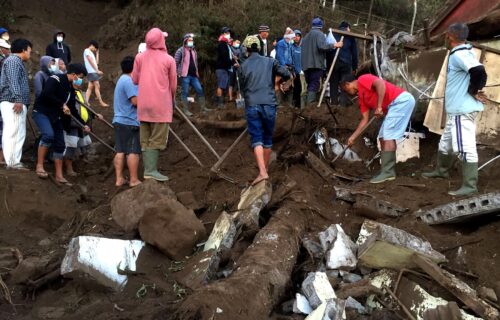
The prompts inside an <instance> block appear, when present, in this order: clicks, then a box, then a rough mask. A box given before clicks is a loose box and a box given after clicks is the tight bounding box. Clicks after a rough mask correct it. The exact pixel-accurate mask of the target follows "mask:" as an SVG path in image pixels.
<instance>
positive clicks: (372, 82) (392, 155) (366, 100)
mask: <svg viewBox="0 0 500 320" xmlns="http://www.w3.org/2000/svg"><path fill="white" fill-rule="evenodd" d="M340 86H341V88H342V90H344V91H345V92H346V93H347V94H349V95H351V96H354V95H355V94H358V97H359V108H360V110H361V115H362V119H361V121H360V122H359V125H358V127H357V129H356V131H354V133H353V134H352V135H351V136H350V137H349V139H348V140H347V145H348V147H351V146H352V145H353V144H354V140H355V139H356V138H355V137H357V136H358V135H359V133H361V131H363V130H364V129H365V126H366V124H367V123H368V121H369V117H370V109H373V110H375V113H374V115H375V117H379V118H384V122H382V126H381V127H380V131H379V134H378V138H379V140H380V148H381V150H382V151H381V154H380V159H381V161H382V164H381V169H380V173H379V174H378V175H376V176H375V177H373V178H372V179H371V180H370V183H381V182H385V181H391V180H394V179H396V171H395V169H394V167H395V166H396V147H397V144H396V140H398V139H401V138H402V137H403V135H404V133H405V130H406V127H407V126H408V122H409V121H410V117H411V114H412V112H413V108H414V107H415V98H413V96H412V95H411V94H410V93H409V92H406V91H404V90H403V89H401V88H399V87H397V86H395V85H393V84H392V83H390V82H387V81H385V80H383V79H380V78H378V77H376V76H374V75H371V74H365V75H362V76H361V77H359V79H356V78H355V77H354V76H353V75H352V74H347V75H345V76H344V77H343V78H342V80H341V82H340Z"/></svg>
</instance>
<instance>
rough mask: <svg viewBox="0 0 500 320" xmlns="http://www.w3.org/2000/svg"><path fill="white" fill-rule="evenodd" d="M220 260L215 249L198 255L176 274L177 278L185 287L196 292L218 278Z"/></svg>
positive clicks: (190, 259)
mask: <svg viewBox="0 0 500 320" xmlns="http://www.w3.org/2000/svg"><path fill="white" fill-rule="evenodd" d="M220 260H221V259H220V256H219V254H218V253H217V252H216V251H215V250H213V249H212V250H208V251H204V252H200V253H197V254H195V255H194V256H192V257H191V258H189V259H188V261H187V262H186V265H185V266H184V268H183V269H182V270H181V271H179V272H177V273H175V278H176V280H177V281H178V282H180V283H181V284H182V285H183V286H185V287H188V288H189V289H191V290H196V289H198V288H200V287H202V286H204V285H206V284H207V283H209V282H210V281H211V280H214V279H215V278H216V276H217V270H218V269H219V264H220Z"/></svg>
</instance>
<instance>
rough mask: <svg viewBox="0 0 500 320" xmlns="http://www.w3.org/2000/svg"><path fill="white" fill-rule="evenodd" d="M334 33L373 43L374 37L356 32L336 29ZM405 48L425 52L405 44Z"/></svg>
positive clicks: (417, 47) (420, 48)
mask: <svg viewBox="0 0 500 320" xmlns="http://www.w3.org/2000/svg"><path fill="white" fill-rule="evenodd" d="M332 31H333V32H334V33H336V34H340V35H342V36H350V37H353V38H357V39H362V40H368V41H373V36H372V35H364V34H361V33H355V32H350V31H345V30H339V29H334V28H332ZM403 46H404V47H405V49H409V50H414V51H418V50H423V49H424V48H423V47H419V46H414V45H411V44H404V45H403Z"/></svg>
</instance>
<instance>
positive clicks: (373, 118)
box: [330, 117, 376, 164]
mask: <svg viewBox="0 0 500 320" xmlns="http://www.w3.org/2000/svg"><path fill="white" fill-rule="evenodd" d="M375 119H376V117H372V118H371V119H370V121H368V123H367V124H365V126H364V128H363V130H361V131H360V132H359V134H358V135H357V136H355V137H354V140H356V139H357V138H358V137H359V136H360V135H362V134H363V132H365V131H366V129H368V127H369V126H370V125H371V124H372V122H373V121H375ZM347 149H349V147H348V146H346V147H345V148H344V150H342V152H341V153H339V154H338V155H337V156H336V157H335V159H333V160H332V162H330V164H333V163H335V161H337V160H338V159H339V158H342V156H343V155H344V154H345V152H346V151H347Z"/></svg>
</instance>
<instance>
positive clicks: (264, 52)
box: [257, 25, 272, 57]
mask: <svg viewBox="0 0 500 320" xmlns="http://www.w3.org/2000/svg"><path fill="white" fill-rule="evenodd" d="M270 31H271V29H270V28H269V27H268V26H266V25H263V26H260V27H259V34H258V35H257V38H258V39H259V44H260V50H259V54H260V55H261V56H264V57H269V56H270V55H271V50H272V49H271V47H270V46H269V42H268V41H269V39H268V38H269V32H270Z"/></svg>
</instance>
